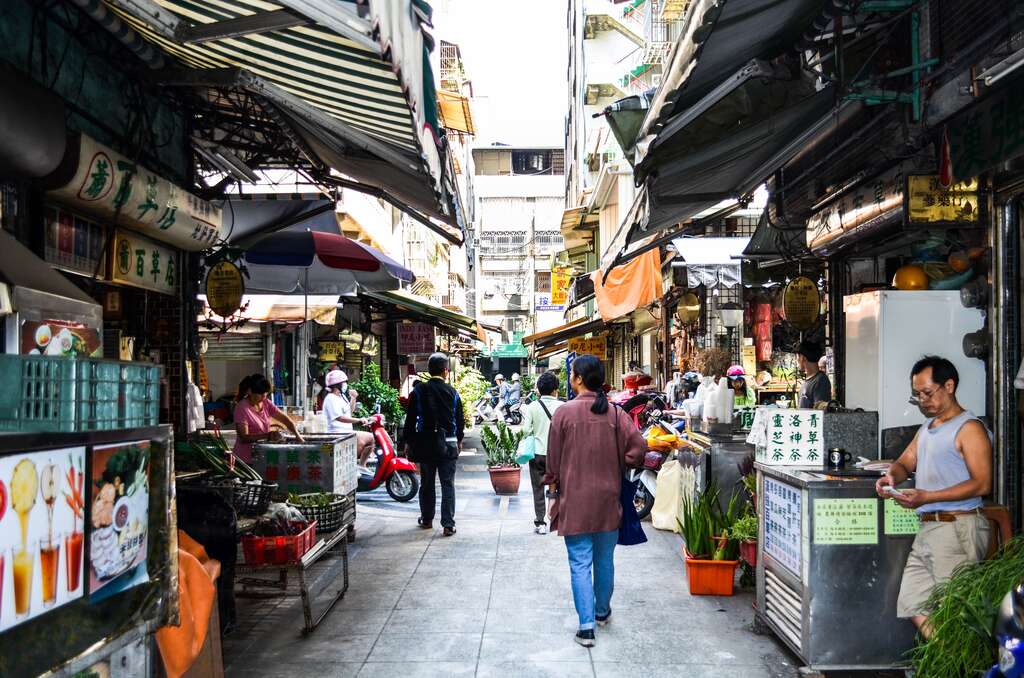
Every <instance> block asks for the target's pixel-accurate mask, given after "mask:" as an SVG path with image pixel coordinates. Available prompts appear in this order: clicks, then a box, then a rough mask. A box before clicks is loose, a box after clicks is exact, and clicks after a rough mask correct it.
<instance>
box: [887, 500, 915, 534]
mask: <svg viewBox="0 0 1024 678" xmlns="http://www.w3.org/2000/svg"><path fill="white" fill-rule="evenodd" d="M882 504H883V505H884V509H883V510H884V513H885V533H886V534H891V535H900V534H917V531H918V530H919V529H920V528H921V519H920V518H918V517H917V512H916V511H914V509H908V508H903V507H902V506H900V505H899V504H897V503H896V502H894V501H893V500H892V499H885V500H884V501H883V502H882Z"/></svg>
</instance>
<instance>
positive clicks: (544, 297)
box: [534, 292, 563, 311]
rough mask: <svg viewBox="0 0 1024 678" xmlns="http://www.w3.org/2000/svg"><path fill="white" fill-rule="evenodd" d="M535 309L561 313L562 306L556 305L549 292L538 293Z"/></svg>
mask: <svg viewBox="0 0 1024 678" xmlns="http://www.w3.org/2000/svg"><path fill="white" fill-rule="evenodd" d="M534 301H535V303H534V309H536V310H538V311H561V310H562V308H563V307H562V306H561V305H559V304H556V303H554V302H553V301H552V300H551V295H550V294H548V293H547V292H541V293H538V294H537V295H536V297H535V300H534Z"/></svg>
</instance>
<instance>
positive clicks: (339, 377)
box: [324, 370, 348, 388]
mask: <svg viewBox="0 0 1024 678" xmlns="http://www.w3.org/2000/svg"><path fill="white" fill-rule="evenodd" d="M324 381H325V382H326V384H327V388H330V387H332V386H334V385H336V384H342V383H344V382H346V381H348V375H347V374H345V373H344V372H342V371H341V370H331V371H330V372H328V373H327V378H326V379H324Z"/></svg>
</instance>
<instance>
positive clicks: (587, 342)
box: [568, 337, 608, 360]
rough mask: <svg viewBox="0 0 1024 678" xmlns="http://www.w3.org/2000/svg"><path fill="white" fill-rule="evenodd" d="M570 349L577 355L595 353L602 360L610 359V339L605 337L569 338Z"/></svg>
mask: <svg viewBox="0 0 1024 678" xmlns="http://www.w3.org/2000/svg"><path fill="white" fill-rule="evenodd" d="M568 350H569V351H570V352H575V353H576V354H577V355H594V356H597V357H598V358H599V359H601V360H607V359H608V341H607V339H606V338H605V337H590V338H589V339H583V338H582V337H573V338H572V339H570V340H569V349H568Z"/></svg>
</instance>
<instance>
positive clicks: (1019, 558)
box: [910, 536, 1024, 678]
mask: <svg viewBox="0 0 1024 678" xmlns="http://www.w3.org/2000/svg"><path fill="white" fill-rule="evenodd" d="M1022 578H1024V536H1018V537H1015V538H1014V539H1012V540H1010V541H1008V542H1006V544H1004V545H1003V548H1002V549H1000V551H999V553H998V554H996V556H995V557H994V558H992V559H991V560H983V561H981V562H979V563H972V564H970V565H964V566H961V567H959V568H958V569H957V570H956V572H954V573H953V576H952V578H950V580H949V581H948V582H946V583H945V584H944V585H942V586H939V587H938V588H936V589H935V591H934V592H933V593H932V596H931V598H930V599H929V601H928V608H929V609H931V610H932V613H931V615H930V616H929V617H928V623H929V624H930V625H931V627H932V633H931V636H930V637H929V638H928V640H923V641H920V644H919V645H918V646H917V647H916V648H914V649H913V650H911V653H910V657H911V659H912V660H913V662H914V668H915V669H916V671H917V676H918V677H919V678H960V677H961V676H978V675H981V674H982V673H983V672H985V671H986V670H988V669H989V668H990V667H991V666H992V665H993V664H995V663H996V651H995V647H996V641H995V638H993V636H992V627H993V625H994V623H995V618H996V614H997V612H998V611H999V604H1000V603H1001V602H1002V600H1003V596H1005V595H1006V593H1007V592H1008V591H1009V590H1010V589H1011V588H1013V587H1014V586H1015V585H1016V584H1018V583H1020V581H1021V579H1022Z"/></svg>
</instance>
